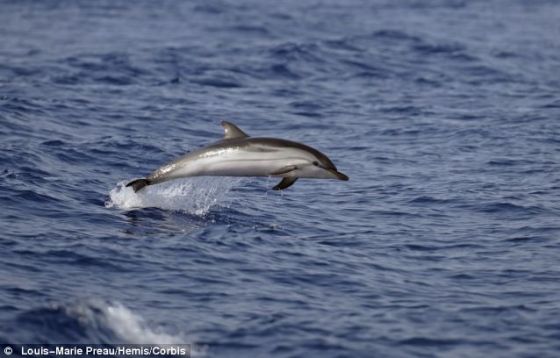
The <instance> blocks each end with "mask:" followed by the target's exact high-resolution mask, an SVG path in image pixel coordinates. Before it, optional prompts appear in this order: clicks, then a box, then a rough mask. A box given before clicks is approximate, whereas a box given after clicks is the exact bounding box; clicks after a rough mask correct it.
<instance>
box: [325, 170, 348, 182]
mask: <svg viewBox="0 0 560 358" xmlns="http://www.w3.org/2000/svg"><path fill="white" fill-rule="evenodd" d="M327 170H328V171H329V172H331V173H333V174H334V175H336V178H337V179H338V180H344V181H347V180H348V179H350V178H348V175H346V174H344V173H341V172H339V171H338V170H336V169H327Z"/></svg>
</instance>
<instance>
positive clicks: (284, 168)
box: [270, 165, 298, 175]
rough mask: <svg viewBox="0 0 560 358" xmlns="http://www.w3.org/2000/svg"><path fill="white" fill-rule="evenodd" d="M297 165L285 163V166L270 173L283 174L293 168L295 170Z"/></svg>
mask: <svg viewBox="0 0 560 358" xmlns="http://www.w3.org/2000/svg"><path fill="white" fill-rule="evenodd" d="M297 168H298V167H297V165H286V166H285V167H282V168H280V169H278V170H275V171H273V172H272V173H270V175H283V174H287V173H289V172H291V171H293V170H296V169H297Z"/></svg>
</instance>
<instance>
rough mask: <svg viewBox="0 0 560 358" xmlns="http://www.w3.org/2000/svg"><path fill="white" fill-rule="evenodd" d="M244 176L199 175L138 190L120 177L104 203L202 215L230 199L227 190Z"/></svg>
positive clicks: (110, 206)
mask: <svg viewBox="0 0 560 358" xmlns="http://www.w3.org/2000/svg"><path fill="white" fill-rule="evenodd" d="M241 180H242V179H241V178H231V177H196V178H188V179H183V180H173V181H170V182H166V183H162V184H158V185H154V186H147V187H145V188H144V189H142V190H141V191H139V192H137V193H135V192H134V190H132V188H131V187H126V183H128V181H121V182H119V183H118V184H117V186H116V187H114V188H113V189H111V191H110V192H109V200H108V201H107V202H105V207H108V208H112V207H117V208H119V209H125V210H128V209H137V208H147V207H156V208H160V209H166V210H177V211H183V212H186V213H189V214H193V215H198V216H203V215H205V214H207V213H208V212H209V211H210V209H211V208H212V207H213V206H215V205H220V204H221V205H224V204H226V203H227V194H228V192H229V191H230V190H231V189H232V188H233V187H234V186H236V185H237V184H239V183H240V182H241Z"/></svg>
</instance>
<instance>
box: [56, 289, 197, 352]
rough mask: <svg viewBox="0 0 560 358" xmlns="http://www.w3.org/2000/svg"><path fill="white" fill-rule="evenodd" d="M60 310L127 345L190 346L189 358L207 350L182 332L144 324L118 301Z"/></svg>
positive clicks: (83, 303)
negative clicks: (171, 332) (167, 330)
mask: <svg viewBox="0 0 560 358" xmlns="http://www.w3.org/2000/svg"><path fill="white" fill-rule="evenodd" d="M52 307H53V308H54V309H58V308H59V307H61V308H62V309H63V310H64V312H65V314H66V315H68V316H69V317H72V318H74V319H76V320H78V321H79V322H80V324H81V325H83V326H84V327H87V328H88V329H92V330H94V331H98V330H99V331H105V330H109V331H110V332H111V333H112V336H113V337H112V338H111V339H112V340H114V341H115V342H121V343H128V344H156V345H166V344H190V345H191V346H190V350H191V351H190V352H191V356H206V353H207V347H206V346H204V345H200V344H196V343H195V340H194V339H193V338H192V337H187V336H186V335H185V334H184V333H176V334H170V333H168V332H166V331H165V330H164V328H163V327H161V326H158V325H156V324H152V323H150V322H148V321H146V320H145V319H144V318H143V317H142V316H141V315H139V314H138V313H135V312H133V311H132V310H130V309H128V308H127V307H125V306H124V305H123V304H121V303H119V302H107V301H105V300H98V299H89V300H86V301H81V302H77V303H74V304H70V305H63V306H61V305H58V304H55V305H53V306H52Z"/></svg>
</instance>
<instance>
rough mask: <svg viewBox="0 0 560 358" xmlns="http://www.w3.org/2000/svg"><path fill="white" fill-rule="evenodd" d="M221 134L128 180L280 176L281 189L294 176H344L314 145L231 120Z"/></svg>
mask: <svg viewBox="0 0 560 358" xmlns="http://www.w3.org/2000/svg"><path fill="white" fill-rule="evenodd" d="M221 124H222V127H224V132H225V134H224V138H223V139H222V140H221V141H219V142H216V143H214V144H210V145H208V146H206V147H203V148H200V149H197V150H195V151H193V152H190V153H187V154H185V155H183V156H182V157H180V158H178V159H176V160H174V161H172V162H170V163H168V164H165V165H163V166H162V167H160V168H158V169H156V170H155V171H154V172H152V173H151V174H150V175H149V176H147V177H146V178H142V179H136V180H133V181H131V182H130V183H128V184H127V185H126V186H131V187H132V189H134V192H137V191H139V190H141V189H142V188H144V187H145V186H148V185H154V184H158V183H163V182H165V181H168V180H173V179H178V178H186V177H194V176H204V175H209V176H244V177H262V176H266V177H269V176H275V177H282V180H281V181H280V183H278V184H277V185H276V186H275V187H274V188H273V189H274V190H283V189H286V188H288V187H290V186H291V185H292V184H294V183H295V181H296V180H298V178H316V179H338V180H348V177H347V176H346V175H344V174H342V173H341V172H339V171H338V170H337V169H336V167H335V165H334V164H333V162H332V161H331V160H330V159H329V158H328V157H327V156H326V155H324V154H323V153H321V152H319V151H318V150H317V149H314V148H311V147H309V146H307V145H305V144H301V143H297V142H292V141H289V140H285V139H278V138H258V137H250V136H248V135H247V134H246V133H245V132H243V131H242V130H241V129H239V127H237V126H236V125H235V124H233V123H230V122H226V121H223V122H222V123H221Z"/></svg>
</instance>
